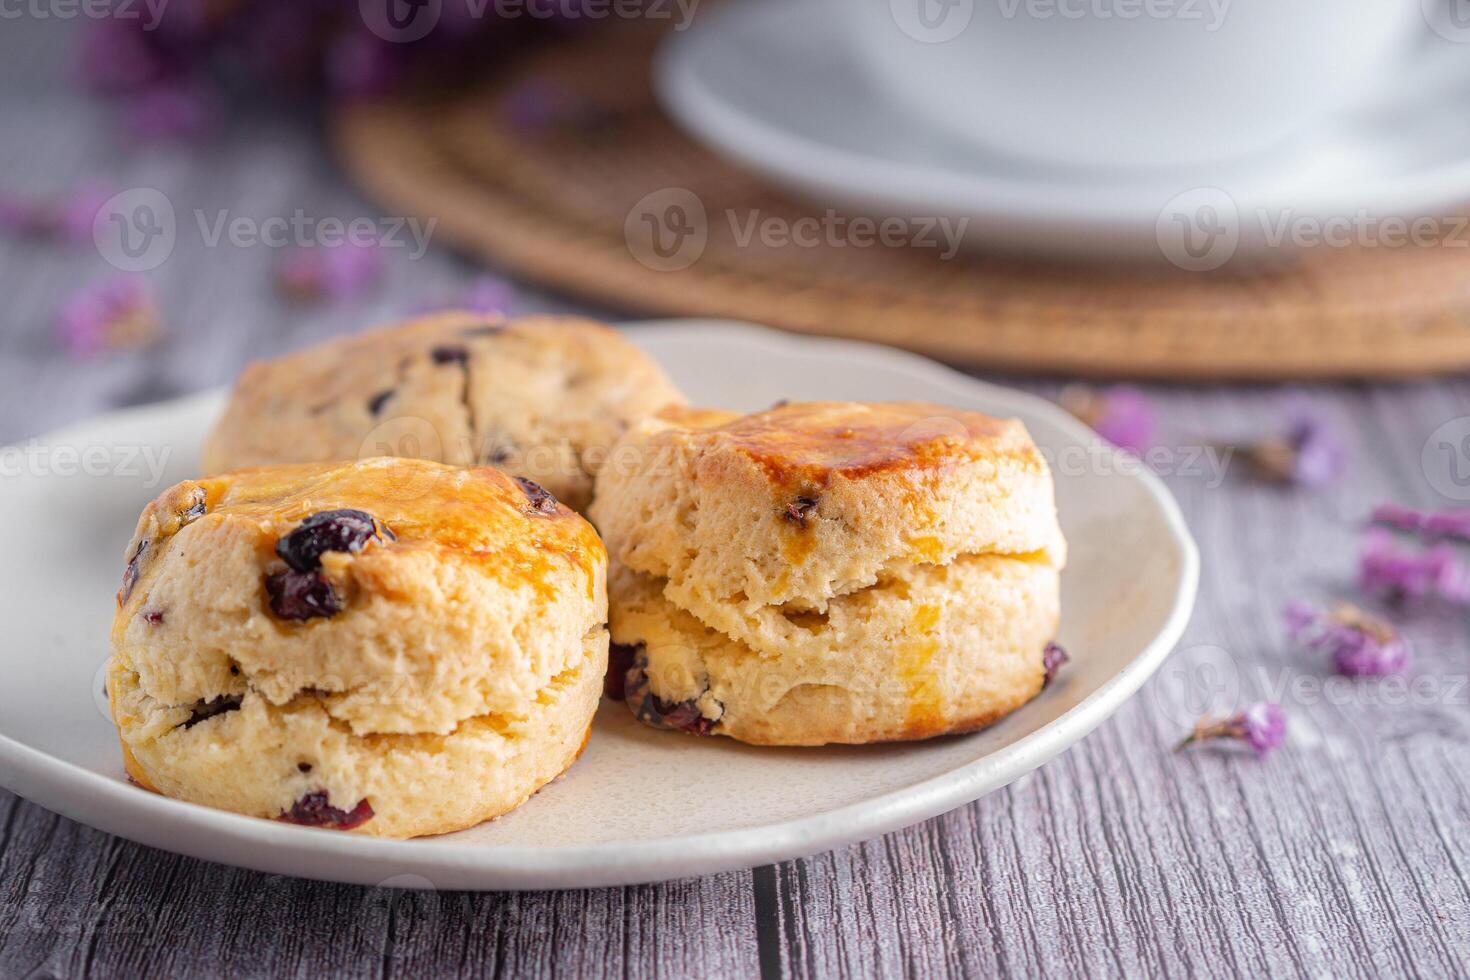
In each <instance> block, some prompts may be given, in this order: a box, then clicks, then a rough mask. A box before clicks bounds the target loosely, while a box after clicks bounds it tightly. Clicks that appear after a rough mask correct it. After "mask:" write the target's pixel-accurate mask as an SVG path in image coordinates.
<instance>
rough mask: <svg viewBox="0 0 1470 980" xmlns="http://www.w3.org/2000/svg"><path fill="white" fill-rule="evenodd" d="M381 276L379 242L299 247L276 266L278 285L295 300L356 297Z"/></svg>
mask: <svg viewBox="0 0 1470 980" xmlns="http://www.w3.org/2000/svg"><path fill="white" fill-rule="evenodd" d="M382 279H383V255H382V250H381V249H380V248H379V247H378V246H377V245H376V244H354V243H352V242H344V243H343V244H341V245H333V246H325V245H314V246H310V247H298V248H294V249H292V250H291V251H289V252H287V253H286V254H285V255H283V256H282V257H281V260H280V262H279V263H278V264H277V265H276V285H277V286H278V287H279V288H280V290H281V292H282V293H284V294H285V295H286V297H287V298H289V299H291V300H294V301H296V302H313V301H317V300H349V299H356V298H358V297H360V296H362V295H365V294H366V293H368V292H369V291H371V290H372V289H374V288H376V287H377V286H378V284H379V283H381V282H382Z"/></svg>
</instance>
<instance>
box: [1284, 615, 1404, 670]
mask: <svg viewBox="0 0 1470 980" xmlns="http://www.w3.org/2000/svg"><path fill="white" fill-rule="evenodd" d="M1286 630H1287V635H1288V636H1289V637H1290V638H1291V641H1292V642H1293V643H1295V644H1296V645H1298V646H1300V647H1303V648H1305V649H1307V650H1311V651H1313V652H1314V653H1323V654H1326V655H1327V656H1330V657H1331V658H1332V666H1333V668H1334V669H1335V670H1336V671H1337V672H1338V673H1339V674H1346V675H1348V676H1349V677H1376V676H1383V675H1387V674H1397V673H1400V672H1402V671H1404V670H1407V669H1408V667H1409V665H1410V664H1411V663H1413V660H1414V655H1413V651H1412V650H1411V648H1410V647H1409V643H1408V641H1407V640H1405V639H1404V638H1403V637H1401V636H1399V634H1398V633H1397V632H1396V631H1395V630H1394V628H1393V627H1392V626H1390V625H1388V624H1387V623H1385V622H1384V621H1383V620H1381V619H1377V618H1375V617H1373V616H1370V615H1368V614H1367V613H1365V612H1363V611H1362V610H1361V609H1359V608H1358V607H1356V606H1353V605H1349V604H1348V603H1339V604H1338V605H1336V606H1334V607H1333V608H1332V609H1330V610H1322V609H1318V608H1316V607H1315V606H1311V605H1308V604H1307V603H1304V602H1293V603H1292V604H1291V605H1289V606H1287V607H1286Z"/></svg>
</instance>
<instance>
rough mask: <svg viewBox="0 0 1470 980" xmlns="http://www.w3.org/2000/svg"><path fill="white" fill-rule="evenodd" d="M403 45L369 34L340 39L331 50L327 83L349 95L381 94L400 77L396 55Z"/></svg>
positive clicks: (338, 91) (358, 97) (329, 52)
mask: <svg viewBox="0 0 1470 980" xmlns="http://www.w3.org/2000/svg"><path fill="white" fill-rule="evenodd" d="M400 50H402V48H401V45H396V44H389V43H388V42H386V41H383V40H381V39H379V38H377V37H373V36H372V35H369V34H353V35H350V36H348V37H345V38H341V39H339V40H337V41H336V42H335V43H334V44H333V45H332V46H331V48H330V49H329V50H328V52H327V66H326V71H327V85H328V87H329V88H330V89H331V90H332V91H333V92H334V93H335V94H337V95H339V96H342V97H344V98H347V99H366V98H370V97H372V96H375V95H381V94H383V93H384V92H387V91H389V90H390V89H391V88H392V87H393V83H394V82H396V81H397V80H398V77H399V69H400V67H401V66H400V64H399V61H398V59H397V57H396V55H397V52H399V51H400Z"/></svg>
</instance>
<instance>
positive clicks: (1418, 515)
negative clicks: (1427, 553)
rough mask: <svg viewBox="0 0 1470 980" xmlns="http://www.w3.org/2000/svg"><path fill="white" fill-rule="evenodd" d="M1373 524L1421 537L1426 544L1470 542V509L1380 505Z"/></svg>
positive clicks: (1374, 510)
mask: <svg viewBox="0 0 1470 980" xmlns="http://www.w3.org/2000/svg"><path fill="white" fill-rule="evenodd" d="M1372 521H1373V523H1374V524H1378V525H1380V526H1382V527H1391V528H1393V529H1394V530H1396V531H1405V532H1408V533H1409V534H1414V535H1417V536H1418V537H1419V538H1421V539H1423V540H1425V541H1430V542H1433V541H1462V542H1466V543H1470V510H1444V511H1426V510H1412V509H1410V508H1408V507H1400V506H1399V505H1398V504H1379V505H1378V506H1377V507H1375V508H1373V516H1372Z"/></svg>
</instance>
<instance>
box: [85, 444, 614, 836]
mask: <svg viewBox="0 0 1470 980" xmlns="http://www.w3.org/2000/svg"><path fill="white" fill-rule="evenodd" d="M126 557H127V569H126V572H125V574H124V578H123V586H122V589H121V591H120V592H119V593H118V612H117V617H116V619H115V621H114V624H113V632H112V658H111V660H110V662H109V666H108V680H107V687H108V694H109V699H110V702H111V705H112V714H113V719H114V721H115V722H116V723H117V726H118V731H119V734H120V736H121V740H122V748H123V758H124V761H125V763H126V766H127V770H128V773H129V774H130V775H131V776H132V778H133V779H134V780H135V781H136V782H138V783H139V784H140V785H142V786H143V787H145V788H147V789H151V790H154V791H156V792H160V793H163V794H165V795H167V796H173V797H177V798H179V799H183V800H189V801H191V802H195V803H201V804H204V805H206V806H212V807H218V808H220V809H224V810H232V811H235V812H237V813H244V814H249V815H252V816H258V817H269V818H275V819H281V820H285V821H288V822H292V823H301V824H310V825H313V826H322V827H332V828H337V829H343V830H360V831H361V832H363V833H367V834H372V835H376V836H381V837H413V836H418V835H421V834H439V833H445V832H448V831H452V830H458V829H461V828H463V827H468V826H471V825H474V824H477V823H479V822H481V821H483V820H487V819H489V818H491V817H494V816H497V815H499V814H502V813H505V812H506V811H508V810H511V809H513V808H515V807H516V806H519V805H520V804H521V803H522V802H524V801H525V800H526V799H527V798H528V797H529V796H530V795H531V794H532V793H534V792H535V791H536V790H537V789H538V788H539V787H541V786H542V785H544V784H545V783H547V782H548V781H550V780H552V779H554V778H555V777H556V776H558V775H559V774H560V773H562V772H563V771H564V770H565V769H566V768H567V767H568V766H570V765H571V764H572V762H573V761H574V760H575V759H576V757H577V755H578V754H579V753H580V752H581V750H582V747H583V745H584V744H585V741H586V737H587V733H588V730H589V727H590V725H591V722H592V715H593V712H594V711H595V710H596V707H597V702H598V698H599V696H600V694H601V690H602V682H603V675H604V672H605V669H606V664H607V644H608V638H607V631H606V628H605V627H604V623H605V621H606V618H607V617H606V613H607V600H606V569H607V553H606V551H605V550H604V548H603V546H602V543H601V541H600V540H599V539H598V537H597V534H596V532H595V531H593V529H592V527H591V526H590V525H589V524H588V523H587V522H586V521H584V520H583V519H582V518H581V517H579V516H577V515H576V514H574V513H573V512H571V511H570V510H568V509H567V508H566V507H563V506H560V505H558V504H557V502H556V500H555V499H553V498H552V497H551V495H550V494H548V493H547V492H546V491H544V490H543V489H541V488H540V487H539V486H537V485H536V484H534V483H532V482H530V481H529V480H523V479H517V478H512V477H509V476H506V475H504V474H503V473H500V472H499V471H497V470H494V469H489V468H477V469H459V468H455V467H450V466H444V465H441V464H437V463H428V462H423V461H419V460H406V459H373V460H367V461H364V462H360V463H348V464H338V465H326V466H309V465H308V466H283V467H273V468H265V469H259V470H251V471H245V472H241V473H238V474H233V475H228V476H222V477H218V478H213V479H205V480H200V481H198V482H187V483H183V484H180V485H178V486H176V487H174V488H172V489H170V490H169V491H167V492H166V493H164V494H163V495H162V496H160V497H159V498H158V499H157V500H155V501H154V502H153V503H151V504H149V505H148V507H147V509H146V510H145V511H144V512H143V516H142V519H141V520H140V521H139V523H138V531H137V534H136V536H135V537H134V538H133V541H132V543H131V544H130V545H129V547H128V552H127V556H126Z"/></svg>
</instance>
